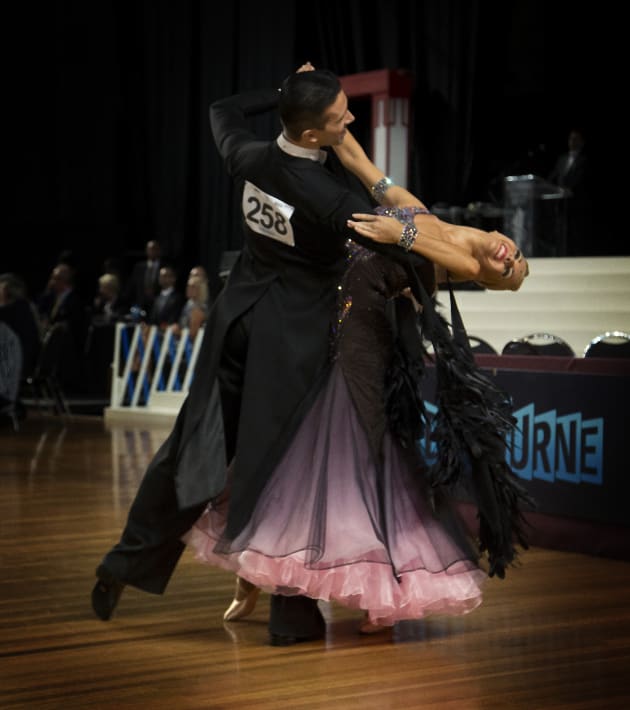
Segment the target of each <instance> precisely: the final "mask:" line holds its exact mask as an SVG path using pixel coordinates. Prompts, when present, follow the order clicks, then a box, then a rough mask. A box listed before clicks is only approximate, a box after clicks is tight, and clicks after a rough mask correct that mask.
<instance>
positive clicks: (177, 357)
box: [105, 323, 203, 417]
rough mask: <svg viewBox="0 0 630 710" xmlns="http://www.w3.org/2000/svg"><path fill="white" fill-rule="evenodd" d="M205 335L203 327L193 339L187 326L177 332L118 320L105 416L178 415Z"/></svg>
mask: <svg viewBox="0 0 630 710" xmlns="http://www.w3.org/2000/svg"><path fill="white" fill-rule="evenodd" d="M202 339H203V329H201V330H199V332H198V333H197V336H196V337H195V338H194V340H193V339H192V338H191V337H190V332H189V330H188V329H187V328H183V329H182V330H181V332H180V333H179V335H175V333H174V331H173V329H172V328H167V329H166V330H164V331H160V330H159V328H158V327H157V326H155V325H152V326H147V325H145V324H130V323H117V324H116V335H115V340H114V361H113V363H112V380H111V399H110V406H109V408H108V409H107V411H106V413H105V414H106V417H109V416H111V415H112V414H115V413H125V412H126V413H131V412H135V413H139V414H152V413H156V414H161V415H164V414H173V415H176V414H177V412H178V411H179V408H180V407H181V405H182V403H183V401H184V399H185V398H186V395H187V394H188V390H189V388H190V383H191V381H192V377H193V373H194V369H195V363H196V362H197V357H198V355H199V348H200V347H201V341H202Z"/></svg>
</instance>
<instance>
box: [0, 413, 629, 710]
mask: <svg viewBox="0 0 630 710" xmlns="http://www.w3.org/2000/svg"><path fill="white" fill-rule="evenodd" d="M134 426H137V425H134ZM166 434H167V431H166V430H165V429H164V426H163V425H162V427H161V428H157V425H151V427H150V428H144V429H141V428H132V427H129V426H125V425H123V424H116V425H107V427H106V425H105V424H104V422H103V421H102V420H101V419H99V418H85V419H75V420H70V421H67V422H65V423H64V422H63V421H62V420H60V419H47V418H45V417H41V418H40V417H38V416H36V415H31V416H30V417H29V419H27V420H26V421H25V422H23V423H22V428H21V430H20V431H19V432H18V433H14V432H13V431H12V430H11V429H10V427H9V426H6V425H4V424H3V427H2V429H0V525H1V530H2V541H1V543H2V547H1V551H0V554H1V555H2V578H1V580H0V592H1V593H0V609H1V617H0V639H1V640H0V653H1V658H0V708H3V709H5V708H29V709H36V710H38V709H40V708H92V707H94V708H109V709H111V710H119V709H120V708H151V709H154V708H168V709H169V710H180V709H184V708H218V709H221V710H232V709H234V710H246V709H247V710H249V709H250V708H261V709H269V710H276V709H277V708H288V709H290V710H294V709H295V710H298V709H303V708H332V709H334V710H346V709H348V710H349V709H355V708H357V709H360V710H368V709H374V710H386V709H389V708H391V709H396V710H399V709H401V708H402V709H405V710H406V709H409V708H439V709H440V710H447V709H449V710H450V709H452V710H473V709H477V708H483V709H484V710H486V709H488V708H501V709H505V708H509V709H513V708H524V709H527V710H539V709H541V708H571V709H572V710H574V709H579V708H589V709H590V708H592V710H610V709H612V708H620V709H622V708H623V709H624V710H627V708H630V563H629V562H624V561H620V560H611V559H604V558H597V557H589V556H585V555H579V554H574V553H566V552H557V551H552V550H544V549H539V548H536V549H532V550H530V551H528V552H526V553H525V554H524V555H523V556H522V559H521V564H520V566H519V567H518V568H515V569H512V570H510V571H509V573H508V576H507V578H506V579H505V580H495V579H492V580H489V581H488V583H487V586H486V590H485V596H484V603H483V605H482V606H481V607H479V608H478V609H477V610H475V611H473V612H472V613H470V614H468V615H467V616H463V617H453V618H446V617H430V618H428V619H426V620H424V621H413V622H411V621H409V622H403V623H400V624H398V625H397V626H396V627H395V628H394V630H393V632H392V633H389V632H388V633H386V634H384V635H376V636H370V637H363V636H359V635H358V634H357V633H356V627H357V624H358V621H359V618H360V616H361V614H360V612H357V611H350V610H345V609H343V608H341V607H338V606H336V605H328V604H323V605H322V609H323V612H324V614H325V616H326V618H327V621H328V633H327V637H326V640H325V641H319V642H312V643H306V644H299V645H296V646H292V647H288V648H275V647H271V646H269V645H268V644H267V627H266V621H267V614H268V597H267V595H264V594H263V595H261V597H260V599H259V602H258V607H257V608H256V610H255V612H254V614H253V615H252V616H251V617H250V618H249V619H248V620H243V621H240V622H235V623H232V624H225V625H224V623H223V621H222V614H223V610H224V608H225V607H226V605H227V604H228V602H229V601H230V600H231V597H232V591H233V578H232V575H230V574H228V573H225V572H221V571H218V570H215V569H213V568H210V567H206V566H202V565H200V564H198V563H197V562H195V561H194V560H193V559H192V556H191V555H190V554H185V555H184V557H183V558H182V561H181V563H180V565H179V566H178V568H177V570H176V572H175V575H174V577H173V579H172V581H171V584H170V586H169V589H168V591H167V593H166V594H165V595H164V596H161V597H159V596H152V595H148V594H145V593H142V592H139V591H137V590H135V589H132V588H127V589H126V590H125V591H124V593H123V596H122V598H121V601H120V605H119V607H118V609H117V612H116V614H115V615H114V617H113V618H112V620H111V621H109V622H106V623H104V622H102V621H100V620H98V619H97V618H96V617H95V616H94V615H93V612H92V609H91V606H90V592H91V589H92V586H93V584H94V569H95V567H96V565H97V564H98V562H99V561H100V558H101V557H102V555H103V554H104V553H105V552H106V551H107V550H108V548H109V547H110V546H111V545H112V544H113V543H115V542H116V540H117V537H118V535H119V533H120V531H121V529H122V526H123V523H124V520H125V517H126V512H127V509H128V506H129V504H130V502H131V500H132V497H133V495H134V492H135V490H136V488H137V485H138V482H139V480H140V478H141V476H142V474H143V472H144V469H145V466H146V464H147V462H148V460H149V459H150V457H151V455H152V453H153V452H154V451H155V449H156V447H157V446H158V445H159V444H160V443H161V441H162V440H163V438H164V437H165V436H166Z"/></svg>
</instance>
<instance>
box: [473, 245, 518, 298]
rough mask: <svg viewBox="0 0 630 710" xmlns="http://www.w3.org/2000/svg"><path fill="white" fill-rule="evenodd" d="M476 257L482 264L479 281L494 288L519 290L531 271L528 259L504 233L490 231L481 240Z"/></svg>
mask: <svg viewBox="0 0 630 710" xmlns="http://www.w3.org/2000/svg"><path fill="white" fill-rule="evenodd" d="M476 257H477V259H478V261H479V263H480V265H481V273H480V278H479V279H477V281H478V283H479V284H481V285H482V286H485V287H486V288H488V289H492V290H499V291H504V290H511V291H517V290H518V289H519V288H520V287H521V284H522V283H523V279H524V278H525V277H526V276H527V274H528V273H529V266H528V264H527V260H526V259H525V257H524V256H523V254H522V252H521V250H520V249H519V248H518V247H517V246H516V244H515V243H514V242H513V241H512V240H511V239H510V238H509V237H506V236H505V235H504V234H500V233H499V232H490V233H489V234H488V235H487V236H486V237H484V239H483V240H482V241H481V242H480V244H479V246H478V248H477V254H476Z"/></svg>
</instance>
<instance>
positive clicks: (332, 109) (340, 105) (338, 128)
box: [313, 91, 354, 146]
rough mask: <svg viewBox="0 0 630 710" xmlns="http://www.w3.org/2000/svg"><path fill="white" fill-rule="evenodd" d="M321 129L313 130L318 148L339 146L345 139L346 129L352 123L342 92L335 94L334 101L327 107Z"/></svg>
mask: <svg viewBox="0 0 630 710" xmlns="http://www.w3.org/2000/svg"><path fill="white" fill-rule="evenodd" d="M325 118H326V122H325V124H324V127H323V128H317V129H314V131H313V133H314V134H315V135H316V136H317V139H318V143H319V145H320V146H327V145H331V146H332V145H339V144H341V143H343V139H344V138H345V137H346V128H347V127H348V126H349V125H350V124H351V123H352V122H353V121H354V116H353V115H352V114H351V113H350V111H349V110H348V97H347V96H346V95H345V93H344V92H343V91H340V92H339V93H338V94H337V98H336V99H335V101H334V102H333V103H332V104H331V105H330V106H329V107H328V109H327V110H326V114H325Z"/></svg>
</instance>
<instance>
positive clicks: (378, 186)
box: [372, 177, 394, 205]
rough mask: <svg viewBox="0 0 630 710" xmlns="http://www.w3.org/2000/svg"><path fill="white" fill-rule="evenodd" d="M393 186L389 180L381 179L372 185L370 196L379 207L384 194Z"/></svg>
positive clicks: (392, 182)
mask: <svg viewBox="0 0 630 710" xmlns="http://www.w3.org/2000/svg"><path fill="white" fill-rule="evenodd" d="M393 184H394V181H393V180H392V179H391V178H388V177H383V178H381V179H380V180H379V181H378V182H375V183H374V185H372V195H373V196H374V199H375V200H376V201H377V202H378V204H379V205H382V204H383V199H384V197H385V193H386V192H387V190H389V188H390V187H391V186H392V185H393Z"/></svg>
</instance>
